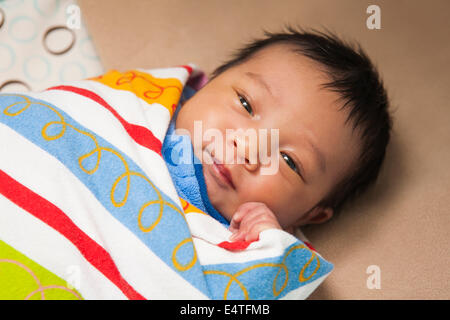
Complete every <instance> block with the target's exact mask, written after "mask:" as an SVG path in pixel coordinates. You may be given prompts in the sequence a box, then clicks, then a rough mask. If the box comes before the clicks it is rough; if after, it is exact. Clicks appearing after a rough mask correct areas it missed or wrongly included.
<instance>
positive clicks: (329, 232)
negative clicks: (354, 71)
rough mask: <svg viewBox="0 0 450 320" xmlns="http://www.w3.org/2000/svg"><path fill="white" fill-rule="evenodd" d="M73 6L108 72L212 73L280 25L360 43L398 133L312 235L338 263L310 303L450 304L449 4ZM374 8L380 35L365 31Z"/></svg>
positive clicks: (89, 0) (115, 2) (104, 2)
mask: <svg viewBox="0 0 450 320" xmlns="http://www.w3.org/2000/svg"><path fill="white" fill-rule="evenodd" d="M78 2H79V4H80V7H81V13H82V16H83V19H84V21H85V23H86V24H87V27H88V29H89V31H90V34H91V36H92V39H93V41H94V44H95V46H96V49H97V51H98V54H99V56H100V58H101V60H102V63H103V64H104V67H105V69H111V68H116V69H119V70H126V69H131V68H152V67H167V66H174V65H180V64H186V63H189V62H193V63H195V64H196V65H198V66H199V67H200V68H202V69H203V70H204V71H206V72H211V71H212V70H213V68H214V67H215V66H217V65H218V64H220V63H221V62H222V61H224V60H225V59H226V58H227V57H228V56H229V54H230V53H231V52H232V50H234V49H235V48H237V47H239V46H240V45H241V44H242V43H244V42H246V41H249V40H250V39H252V38H253V37H259V36H261V35H262V29H267V30H270V31H277V30H280V28H281V27H282V26H283V24H285V23H291V24H293V25H300V26H303V27H313V28H318V29H321V30H323V29H322V28H323V27H327V28H329V29H330V30H333V31H335V32H337V33H338V34H339V35H341V36H342V38H344V39H348V40H356V41H359V42H360V43H361V44H362V46H363V47H364V48H365V49H366V51H367V52H368V53H369V55H370V56H371V57H372V59H373V60H374V61H375V63H376V65H377V66H378V67H379V70H380V73H381V75H382V77H383V78H384V81H385V84H386V86H387V88H388V91H389V94H390V97H391V101H392V106H393V108H392V110H393V118H394V130H393V135H392V140H391V143H390V145H389V147H388V152H387V158H386V163H385V166H384V168H383V170H382V172H381V175H380V178H379V180H378V182H377V183H376V185H375V186H374V188H372V189H371V190H370V191H369V192H368V193H366V194H365V195H364V196H363V197H361V198H360V199H358V200H357V201H356V202H355V203H353V204H351V205H349V206H348V207H347V208H346V210H345V211H344V212H343V213H342V215H341V216H340V217H338V218H337V219H335V220H332V221H331V222H329V223H327V224H324V225H321V226H317V227H316V226H315V227H313V228H310V229H306V230H305V233H306V235H307V236H308V237H309V238H310V240H311V242H312V243H313V245H314V246H315V247H316V249H317V250H318V251H319V252H320V253H321V254H322V255H323V256H324V257H325V258H326V259H328V260H329V261H331V262H333V263H334V265H335V270H334V272H333V273H332V274H331V275H330V276H329V278H327V280H326V281H325V282H324V283H323V284H322V285H321V286H320V287H319V288H318V289H317V290H316V291H315V292H314V293H313V294H312V296H311V299H450V271H449V270H450V268H449V266H450V263H449V262H450V237H449V230H450V171H449V167H450V146H449V145H450V105H449V101H450V94H449V89H450V76H449V72H450V63H449V61H450V60H449V57H450V42H449V41H448V32H449V30H450V14H449V12H450V1H446V0H442V1H437V0H434V1H412V0H409V1H406V0H396V1H364V0H345V1H334V0H329V1H326V0H320V1H300V0H280V1H274V0H271V1H268V0H245V1H243V0H228V1H219V0H189V1H188V0H179V1H175V0H165V1H146V0H127V1H122V0H96V1H93V0H79V1H78ZM371 4H377V5H379V6H380V8H381V30H369V29H367V27H366V19H367V17H368V16H369V15H368V14H367V13H366V8H367V7H368V6H369V5H371ZM370 265H377V266H379V267H380V269H381V289H372V290H370V289H368V288H367V286H366V281H367V278H368V276H369V275H368V274H367V273H366V269H367V267H368V266H370Z"/></svg>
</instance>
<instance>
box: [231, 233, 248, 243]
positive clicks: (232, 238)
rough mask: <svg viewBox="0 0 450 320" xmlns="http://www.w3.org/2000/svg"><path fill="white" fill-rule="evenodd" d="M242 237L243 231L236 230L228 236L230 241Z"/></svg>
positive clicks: (243, 235)
mask: <svg viewBox="0 0 450 320" xmlns="http://www.w3.org/2000/svg"><path fill="white" fill-rule="evenodd" d="M244 239H245V232H243V231H237V232H235V233H233V234H232V235H231V236H230V241H231V242H234V241H242V240H244Z"/></svg>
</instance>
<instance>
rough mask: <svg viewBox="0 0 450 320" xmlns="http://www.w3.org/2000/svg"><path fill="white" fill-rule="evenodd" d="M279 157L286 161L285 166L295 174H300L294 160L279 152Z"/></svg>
mask: <svg viewBox="0 0 450 320" xmlns="http://www.w3.org/2000/svg"><path fill="white" fill-rule="evenodd" d="M281 156H282V157H283V159H284V161H286V163H287V165H288V166H289V167H290V168H291V169H292V170H294V171H295V172H296V173H297V174H300V172H299V170H298V168H297V165H296V164H295V162H294V160H292V159H291V157H289V156H288V155H287V154H286V153H284V152H281Z"/></svg>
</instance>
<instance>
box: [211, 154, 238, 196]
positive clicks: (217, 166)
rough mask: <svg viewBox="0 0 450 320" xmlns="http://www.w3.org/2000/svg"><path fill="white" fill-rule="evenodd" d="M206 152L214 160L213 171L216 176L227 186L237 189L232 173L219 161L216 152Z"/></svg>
mask: <svg viewBox="0 0 450 320" xmlns="http://www.w3.org/2000/svg"><path fill="white" fill-rule="evenodd" d="M206 152H207V153H208V154H209V156H210V157H211V160H212V164H211V166H212V169H213V170H214V171H215V172H216V174H217V175H218V176H219V179H221V180H222V181H223V182H225V183H226V184H227V185H229V186H230V187H231V188H233V189H236V187H235V185H234V183H233V178H232V176H231V172H230V170H228V168H227V167H226V166H225V165H224V164H222V163H221V161H220V160H219V159H217V158H216V157H215V156H214V151H213V150H211V151H209V150H206Z"/></svg>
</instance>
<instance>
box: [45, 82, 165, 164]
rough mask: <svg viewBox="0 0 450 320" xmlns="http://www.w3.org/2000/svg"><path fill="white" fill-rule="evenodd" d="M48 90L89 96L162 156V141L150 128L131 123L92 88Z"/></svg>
mask: <svg viewBox="0 0 450 320" xmlns="http://www.w3.org/2000/svg"><path fill="white" fill-rule="evenodd" d="M47 90H65V91H70V92H73V93H77V94H79V95H82V96H84V97H86V98H89V99H91V100H93V101H95V102H97V103H98V104H100V105H102V106H103V107H105V108H106V109H107V110H108V111H109V112H111V113H112V114H113V116H114V117H116V118H117V120H119V121H120V123H121V124H122V126H123V127H124V128H125V130H126V131H127V133H128V134H129V135H130V137H131V138H133V140H134V141H136V142H137V143H139V144H140V145H141V146H143V147H146V148H148V149H150V150H153V151H155V152H156V153H158V154H159V155H160V156H161V147H162V143H161V141H160V140H159V139H158V138H156V137H155V136H154V135H153V133H152V132H151V131H150V130H149V129H147V128H145V127H143V126H139V125H136V124H133V123H129V122H128V121H126V120H125V119H124V118H122V117H121V116H120V114H119V113H118V112H117V111H116V110H114V108H113V107H111V105H109V103H108V102H106V101H105V100H103V98H102V97H100V96H99V95H98V94H96V93H95V92H92V91H90V90H87V89H83V88H78V87H73V86H56V87H51V88H48V89H47Z"/></svg>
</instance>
